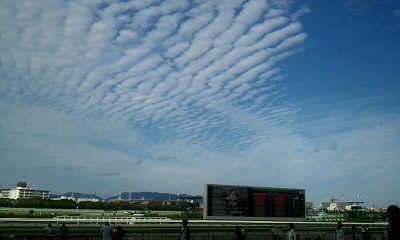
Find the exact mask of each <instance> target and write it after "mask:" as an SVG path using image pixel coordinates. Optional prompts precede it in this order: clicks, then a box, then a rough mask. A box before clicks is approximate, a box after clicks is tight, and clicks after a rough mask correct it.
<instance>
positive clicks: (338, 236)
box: [335, 222, 344, 240]
mask: <svg viewBox="0 0 400 240" xmlns="http://www.w3.org/2000/svg"><path fill="white" fill-rule="evenodd" d="M335 234H336V240H344V232H343V229H342V223H341V222H338V223H337V227H336V233H335Z"/></svg>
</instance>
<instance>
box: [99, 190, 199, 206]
mask: <svg viewBox="0 0 400 240" xmlns="http://www.w3.org/2000/svg"><path fill="white" fill-rule="evenodd" d="M119 197H120V195H117V196H112V197H109V198H107V199H106V201H111V200H116V199H118V198H119ZM182 197H187V198H196V202H200V203H201V202H203V196H200V195H196V196H192V195H187V194H180V195H178V194H173V193H159V192H131V196H130V199H145V200H154V201H168V200H171V201H174V200H178V198H182ZM121 199H124V200H128V199H129V192H123V193H121Z"/></svg>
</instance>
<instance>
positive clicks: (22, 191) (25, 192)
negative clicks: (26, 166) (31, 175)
mask: <svg viewBox="0 0 400 240" xmlns="http://www.w3.org/2000/svg"><path fill="white" fill-rule="evenodd" d="M33 197H39V198H42V199H49V197H50V191H47V190H40V189H30V188H28V187H27V184H26V182H18V183H17V186H16V187H15V188H12V189H1V190H0V198H9V199H19V198H33Z"/></svg>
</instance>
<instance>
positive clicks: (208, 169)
mask: <svg viewBox="0 0 400 240" xmlns="http://www.w3.org/2000/svg"><path fill="white" fill-rule="evenodd" d="M399 42H400V4H399V3H397V2H396V1H390V0H385V1H375V0H372V1H368V0H338V1H316V0H315V1H306V0H304V1H291V0H287V1H286V0H271V1H257V0H256V1H242V0H234V1H183V0H179V1H109V2H106V3H105V2H103V1H35V2H32V1H1V2H0V113H1V114H0V149H1V150H0V162H1V164H2V168H1V169H0V187H1V188H8V187H13V186H14V185H15V183H16V182H17V181H21V180H24V179H26V180H27V181H28V185H29V186H31V187H33V186H35V187H37V188H44V189H49V190H50V191H51V192H52V193H64V192H69V191H76V192H86V193H93V192H96V193H97V194H99V195H101V196H103V197H106V196H111V195H114V194H118V193H119V192H120V191H127V190H131V191H158V192H174V193H189V194H202V189H203V184H205V183H219V184H238V185H255V186H273V187H295V188H304V189H306V194H307V200H308V201H314V202H321V201H323V200H324V199H327V198H330V197H332V196H336V197H338V198H343V199H345V200H360V199H356V198H357V197H356V196H357V194H361V195H362V199H361V200H363V201H365V202H366V203H367V204H371V205H372V204H375V205H380V206H385V205H387V204H393V203H397V204H398V203H399V199H400V191H399V190H400V187H399V186H398V182H399V181H400V177H399V174H398V171H399V170H400V161H399V153H400V150H399V149H400V148H399V146H400V138H399V136H400V107H399V106H400V105H399V100H400V96H399V94H398V92H399V91H400V79H399V76H400V70H399V69H400V68H399V65H400V44H398V43H399ZM121 185H131V187H130V189H126V187H125V188H124V187H121Z"/></svg>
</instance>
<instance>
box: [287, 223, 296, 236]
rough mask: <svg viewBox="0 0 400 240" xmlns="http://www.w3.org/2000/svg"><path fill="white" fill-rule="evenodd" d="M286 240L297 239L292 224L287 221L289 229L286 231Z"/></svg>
mask: <svg viewBox="0 0 400 240" xmlns="http://www.w3.org/2000/svg"><path fill="white" fill-rule="evenodd" d="M287 239H288V240H297V235H296V231H295V230H294V224H293V223H289V231H288V233H287Z"/></svg>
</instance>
